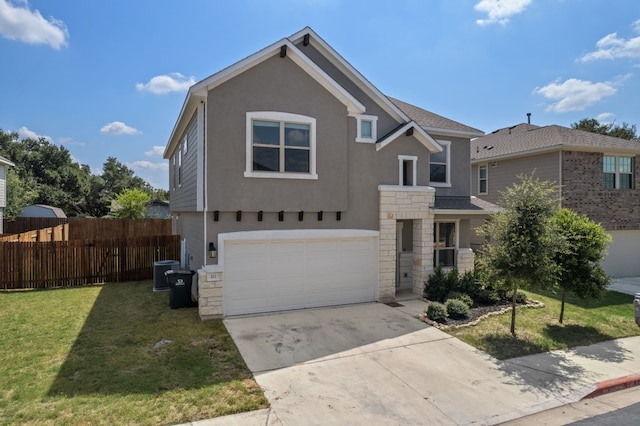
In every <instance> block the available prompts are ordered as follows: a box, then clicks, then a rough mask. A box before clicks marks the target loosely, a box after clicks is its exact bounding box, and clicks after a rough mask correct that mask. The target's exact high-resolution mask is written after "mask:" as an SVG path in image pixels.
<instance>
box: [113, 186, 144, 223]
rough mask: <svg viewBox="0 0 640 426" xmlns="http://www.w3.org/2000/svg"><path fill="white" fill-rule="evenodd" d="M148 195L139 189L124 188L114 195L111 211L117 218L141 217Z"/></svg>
mask: <svg viewBox="0 0 640 426" xmlns="http://www.w3.org/2000/svg"><path fill="white" fill-rule="evenodd" d="M147 201H149V195H148V194H147V193H145V192H143V191H141V190H139V189H135V188H134V189H126V190H124V191H122V192H121V193H120V194H118V195H117V196H116V199H115V202H114V207H112V211H113V214H114V216H115V217H117V218H126V219H142V218H143V217H144V209H145V203H146V202H147Z"/></svg>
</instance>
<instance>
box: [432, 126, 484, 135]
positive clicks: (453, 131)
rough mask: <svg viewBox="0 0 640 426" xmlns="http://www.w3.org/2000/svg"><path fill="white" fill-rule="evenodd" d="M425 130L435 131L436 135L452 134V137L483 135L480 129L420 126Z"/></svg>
mask: <svg viewBox="0 0 640 426" xmlns="http://www.w3.org/2000/svg"><path fill="white" fill-rule="evenodd" d="M420 127H422V128H423V129H424V130H425V131H426V132H430V133H436V134H438V135H443V136H453V137H460V136H462V137H468V138H478V137H482V136H485V133H484V132H483V131H481V130H474V131H471V130H457V129H446V128H441V127H431V126H420Z"/></svg>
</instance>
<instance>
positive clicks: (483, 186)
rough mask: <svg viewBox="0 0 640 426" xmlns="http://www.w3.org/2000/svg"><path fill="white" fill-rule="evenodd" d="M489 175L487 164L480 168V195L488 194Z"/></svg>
mask: <svg viewBox="0 0 640 426" xmlns="http://www.w3.org/2000/svg"><path fill="white" fill-rule="evenodd" d="M488 173H489V169H487V165H486V164H482V165H480V166H478V194H486V193H487V192H488V186H487V183H488Z"/></svg>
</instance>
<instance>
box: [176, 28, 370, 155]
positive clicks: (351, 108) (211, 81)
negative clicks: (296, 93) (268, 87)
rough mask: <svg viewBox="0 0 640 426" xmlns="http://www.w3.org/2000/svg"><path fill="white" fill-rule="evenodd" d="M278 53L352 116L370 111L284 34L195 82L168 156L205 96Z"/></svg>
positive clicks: (177, 123)
mask: <svg viewBox="0 0 640 426" xmlns="http://www.w3.org/2000/svg"><path fill="white" fill-rule="evenodd" d="M275 55H285V56H286V57H287V58H289V59H291V60H292V61H293V62H294V63H295V64H296V65H298V66H299V67H300V68H302V69H303V70H304V71H305V72H306V73H307V74H309V75H310V76H311V77H312V78H313V79H314V80H316V81H317V82H318V83H319V84H320V85H321V86H322V87H324V88H325V89H326V90H327V91H329V92H330V93H331V94H332V95H333V96H334V97H335V98H336V99H338V100H339V101H340V102H342V103H343V104H344V105H345V106H346V107H347V111H348V115H349V116H351V117H355V116H356V115H359V114H362V113H364V112H365V111H366V108H365V107H364V105H362V103H360V101H358V100H357V99H356V98H355V97H354V96H353V95H351V93H349V92H348V91H347V90H346V89H344V88H343V87H342V86H340V85H339V84H338V83H337V82H336V81H335V80H333V79H332V78H331V77H330V76H329V75H328V74H327V73H325V72H324V71H323V70H322V69H321V68H320V67H319V66H318V65H316V64H315V63H314V62H313V61H311V60H310V59H309V58H308V57H307V56H306V55H305V54H304V53H302V52H301V51H300V49H298V48H297V47H296V46H295V45H294V44H293V43H291V41H289V39H286V38H284V39H282V40H279V41H277V42H275V43H273V44H272V45H270V46H267V47H265V48H264V49H262V50H260V51H258V52H256V53H254V54H253V55H250V56H248V57H246V58H244V59H243V60H241V61H239V62H236V63H235V64H233V65H231V66H229V67H227V68H225V69H223V70H221V71H219V72H217V73H215V74H213V75H210V76H209V77H207V78H205V79H204V80H201V81H199V82H198V83H196V84H194V85H193V86H191V87H190V88H189V91H188V93H187V96H186V99H185V101H184V104H183V106H182V109H181V111H180V115H179V116H178V120H177V121H176V124H175V126H174V128H173V131H172V132H171V136H170V138H169V143H168V144H167V147H166V148H165V151H164V158H168V157H169V152H171V151H173V150H174V148H175V146H177V144H178V139H179V137H180V135H181V134H182V132H183V131H184V130H185V128H186V126H187V124H188V117H191V115H192V114H193V112H194V111H195V109H196V108H197V105H198V101H199V100H201V99H203V98H205V97H206V96H207V93H208V91H209V90H211V89H213V88H215V87H217V86H219V85H221V84H223V83H224V82H226V81H228V80H230V79H232V78H233V77H235V76H237V75H238V74H241V73H243V72H245V71H247V70H248V69H250V68H252V67H254V66H256V65H258V64H260V63H262V62H264V61H266V60H267V59H269V58H271V57H273V56H275Z"/></svg>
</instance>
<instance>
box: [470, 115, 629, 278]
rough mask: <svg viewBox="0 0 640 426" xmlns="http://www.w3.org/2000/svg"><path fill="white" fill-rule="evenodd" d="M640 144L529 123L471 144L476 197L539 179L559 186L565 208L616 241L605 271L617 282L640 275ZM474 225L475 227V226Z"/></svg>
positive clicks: (491, 196)
mask: <svg viewBox="0 0 640 426" xmlns="http://www.w3.org/2000/svg"><path fill="white" fill-rule="evenodd" d="M639 159H640V143H638V142H636V141H628V140H625V139H619V138H614V137H610V136H604V135H599V134H595V133H590V132H585V131H582V130H576V129H570V128H567V127H562V126H557V125H551V126H535V125H532V124H529V123H523V124H518V125H516V126H512V127H508V128H505V129H500V130H497V131H495V132H493V133H491V134H489V135H486V136H484V137H481V138H477V139H474V140H473V141H471V164H472V179H473V180H472V185H471V188H472V193H473V195H475V196H477V197H478V198H481V199H483V200H485V201H488V202H491V203H496V202H498V199H499V197H500V192H501V191H504V190H505V189H506V188H507V187H509V186H511V185H512V184H514V183H516V182H518V181H519V179H518V177H517V176H518V175H521V174H527V175H530V174H531V173H533V172H534V171H535V176H537V177H538V178H540V179H541V180H548V181H551V182H556V183H557V184H559V186H560V187H559V191H560V194H559V197H560V199H561V204H562V206H563V207H567V208H570V209H572V210H574V211H576V212H578V213H580V214H585V215H587V216H589V218H590V219H591V220H593V221H595V222H598V223H600V224H602V226H603V227H604V228H605V230H606V231H607V232H608V233H610V234H611V236H612V237H613V242H612V243H611V244H610V245H609V248H608V255H607V257H606V258H605V260H604V261H603V264H602V266H603V267H604V269H605V271H606V272H607V274H608V275H610V276H612V277H625V276H635V275H640V214H639V212H640V171H638V160H639ZM474 225H475V224H474Z"/></svg>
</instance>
